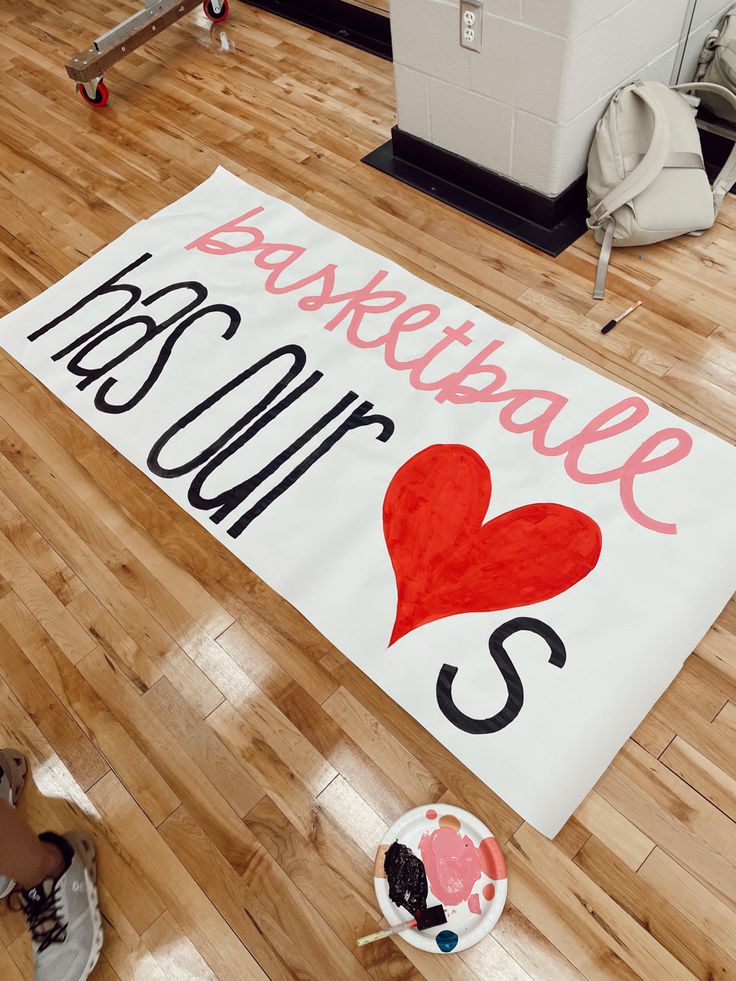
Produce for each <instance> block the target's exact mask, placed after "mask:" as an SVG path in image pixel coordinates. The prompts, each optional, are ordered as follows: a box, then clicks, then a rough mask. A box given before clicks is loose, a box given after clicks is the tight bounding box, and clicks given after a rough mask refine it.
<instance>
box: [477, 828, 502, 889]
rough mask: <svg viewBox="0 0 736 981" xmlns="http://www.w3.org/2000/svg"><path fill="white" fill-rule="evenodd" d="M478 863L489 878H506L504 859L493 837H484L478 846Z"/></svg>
mask: <svg viewBox="0 0 736 981" xmlns="http://www.w3.org/2000/svg"><path fill="white" fill-rule="evenodd" d="M478 851H479V852H480V863H481V867H482V869H483V871H484V872H485V874H486V875H487V876H488V878H489V879H505V878H506V860H505V859H504V857H503V852H502V851H501V847H500V845H499V844H498V842H497V841H496V839H495V838H484V839H483V841H482V842H481V843H480V846H479V848H478Z"/></svg>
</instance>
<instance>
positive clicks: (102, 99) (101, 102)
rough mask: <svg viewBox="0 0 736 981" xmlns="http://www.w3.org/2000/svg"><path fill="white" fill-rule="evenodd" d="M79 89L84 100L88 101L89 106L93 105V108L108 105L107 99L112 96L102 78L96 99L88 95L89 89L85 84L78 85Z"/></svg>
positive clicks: (98, 85)
mask: <svg viewBox="0 0 736 981" xmlns="http://www.w3.org/2000/svg"><path fill="white" fill-rule="evenodd" d="M77 89H78V90H79V94H80V95H81V96H82V100H83V101H84V102H86V103H87V105H88V106H92V108H93V109H102V107H103V106H106V105H107V100H108V99H109V98H110V93H109V92H108V90H107V86H106V85H105V83H104V82H103V81H102V80H100V81H99V82H98V83H97V92H96V93H95V97H94V99H92V98H90V96H89V95H87V90H86V89H85V87H84V85H78V86H77Z"/></svg>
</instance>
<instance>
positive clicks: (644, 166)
mask: <svg viewBox="0 0 736 981" xmlns="http://www.w3.org/2000/svg"><path fill="white" fill-rule="evenodd" d="M652 89H653V86H651V85H647V84H646V83H644V82H634V84H633V85H632V86H631V92H633V93H634V94H635V95H637V96H638V97H639V98H640V99H641V100H642V102H643V103H644V104H645V105H646V107H647V109H649V111H650V113H651V116H652V120H653V128H652V138H651V141H650V143H649V148H648V150H647V152H646V153H645V154H644V156H643V157H642V158H641V161H640V162H639V163H638V164H637V165H636V167H635V168H634V169H633V170H632V171H631V173H630V174H626V176H625V177H624V179H623V180H622V181H621V183H620V184H618V185H617V186H616V187H614V188H613V189H612V190H610V191H609V192H608V194H606V195H605V196H604V197H603V198H602V199H601V200H600V201H599V202H598V203H597V204H596V205H595V206H594V207H593V208H591V211H590V218H589V219H588V228H605V234H604V236H603V244H602V245H601V253H600V256H599V258H598V268H597V270H596V275H595V287H594V289H593V298H594V299H596V300H602V299H603V295H604V293H605V288H606V274H607V272H608V263H609V261H610V258H611V250H612V248H613V236H614V232H615V230H616V221H615V219H614V217H613V214H614V212H616V211H618V209H619V208H620V207H621V206H622V205H624V204H627V203H628V202H629V201H631V200H632V198H635V197H636V196H637V194H641V193H642V192H643V191H645V190H646V189H647V188H648V187H649V185H650V184H651V183H652V182H653V181H655V180H656V179H657V177H659V175H660V174H661V172H662V168H663V167H665V166H666V163H667V160H668V158H669V155H670V122H669V117H668V116H667V113H666V112H663V111H662V108H661V106H660V104H659V101H658V100H657V97H656V96H655V95H654V93H653V91H652ZM614 98H615V96H614Z"/></svg>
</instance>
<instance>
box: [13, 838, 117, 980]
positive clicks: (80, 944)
mask: <svg viewBox="0 0 736 981" xmlns="http://www.w3.org/2000/svg"><path fill="white" fill-rule="evenodd" d="M39 838H41V840H42V841H47V842H49V843H50V844H52V845H55V846H56V847H57V848H58V849H59V851H60V852H61V854H62V856H63V858H64V865H65V871H64V872H63V873H62V874H61V876H60V877H59V878H58V879H56V880H53V879H47V880H46V881H45V882H42V883H41V884H40V885H38V886H35V887H34V888H33V889H27V890H20V891H18V892H17V893H16V895H17V897H18V903H19V905H20V908H21V909H22V910H23V912H24V913H25V916H26V920H27V922H28V929H29V931H30V934H31V943H32V945H33V959H34V965H35V973H34V977H35V981H85V978H87V977H88V976H89V975H90V974H91V972H92V970H93V968H94V966H95V964H96V963H97V959H98V958H99V956H100V951H101V949H102V917H101V916H100V909H99V905H98V900H97V887H96V882H97V864H96V861H95V848H94V845H93V844H92V842H91V841H90V840H89V838H87V837H86V836H85V835H83V834H80V833H79V832H77V831H70V832H67V833H66V834H64V835H56V834H53V833H51V832H47V833H45V834H42V835H39Z"/></svg>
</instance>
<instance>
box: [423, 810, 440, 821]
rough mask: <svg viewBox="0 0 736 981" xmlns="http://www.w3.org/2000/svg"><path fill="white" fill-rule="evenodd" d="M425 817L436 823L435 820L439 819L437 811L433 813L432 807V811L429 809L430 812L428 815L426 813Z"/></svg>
mask: <svg viewBox="0 0 736 981" xmlns="http://www.w3.org/2000/svg"><path fill="white" fill-rule="evenodd" d="M425 816H426V817H427V818H428V819H429V820H430V821H434V819H435V818H436V817H437V811H433V810H432V808H431V807H430V809H429V810H428V811H427V813H426V815H425Z"/></svg>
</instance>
